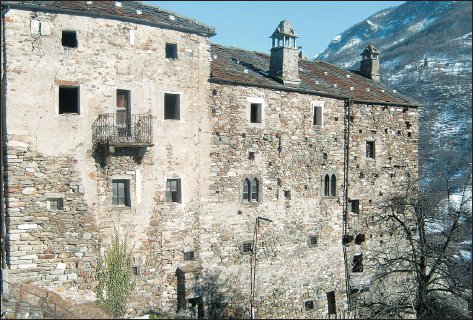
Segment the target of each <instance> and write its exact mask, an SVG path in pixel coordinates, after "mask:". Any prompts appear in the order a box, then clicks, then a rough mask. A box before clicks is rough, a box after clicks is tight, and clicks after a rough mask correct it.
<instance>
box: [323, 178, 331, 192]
mask: <svg viewBox="0 0 473 320" xmlns="http://www.w3.org/2000/svg"><path fill="white" fill-rule="evenodd" d="M324 195H325V196H327V197H328V196H329V195H330V177H329V176H328V174H326V175H325V180H324Z"/></svg>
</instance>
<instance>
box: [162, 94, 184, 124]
mask: <svg viewBox="0 0 473 320" xmlns="http://www.w3.org/2000/svg"><path fill="white" fill-rule="evenodd" d="M179 109H180V96H179V94H174V93H165V94H164V119H165V120H180V110H179Z"/></svg>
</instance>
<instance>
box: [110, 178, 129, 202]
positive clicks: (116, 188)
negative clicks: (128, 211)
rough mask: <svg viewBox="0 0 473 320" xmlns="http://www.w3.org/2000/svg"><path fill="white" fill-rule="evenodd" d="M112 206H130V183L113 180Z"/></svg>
mask: <svg viewBox="0 0 473 320" xmlns="http://www.w3.org/2000/svg"><path fill="white" fill-rule="evenodd" d="M112 204H113V205H116V206H126V207H129V206H130V181H129V180H112Z"/></svg>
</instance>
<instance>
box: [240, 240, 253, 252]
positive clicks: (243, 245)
mask: <svg viewBox="0 0 473 320" xmlns="http://www.w3.org/2000/svg"><path fill="white" fill-rule="evenodd" d="M248 245H249V246H250V250H246V249H247V246H248ZM253 250H254V242H253V240H244V241H242V242H241V244H240V252H241V253H242V254H253Z"/></svg>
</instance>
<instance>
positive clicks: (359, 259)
mask: <svg viewBox="0 0 473 320" xmlns="http://www.w3.org/2000/svg"><path fill="white" fill-rule="evenodd" d="M352 272H363V255H362V254H361V253H360V254H357V255H355V256H354V257H353V269H352Z"/></svg>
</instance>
